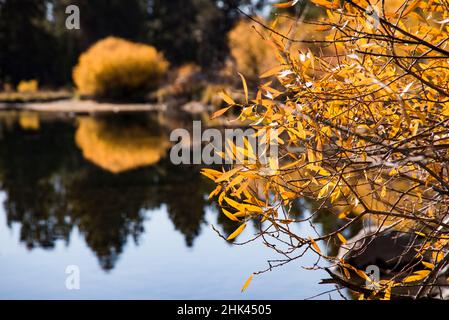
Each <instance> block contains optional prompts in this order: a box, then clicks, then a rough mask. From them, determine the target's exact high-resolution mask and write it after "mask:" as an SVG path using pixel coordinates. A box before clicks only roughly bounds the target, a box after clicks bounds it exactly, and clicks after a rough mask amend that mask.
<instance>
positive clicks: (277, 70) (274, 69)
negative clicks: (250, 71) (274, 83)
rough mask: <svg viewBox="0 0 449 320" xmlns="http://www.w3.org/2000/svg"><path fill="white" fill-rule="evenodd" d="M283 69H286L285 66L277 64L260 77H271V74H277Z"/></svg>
mask: <svg viewBox="0 0 449 320" xmlns="http://www.w3.org/2000/svg"><path fill="white" fill-rule="evenodd" d="M283 69H284V66H277V67H274V68H271V69H270V70H268V71H266V72H264V73H262V74H261V75H260V78H262V79H263V78H268V77H271V76H273V75H275V74H276V73H278V72H280V71H282V70H283Z"/></svg>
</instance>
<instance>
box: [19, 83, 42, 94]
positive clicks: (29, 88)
mask: <svg viewBox="0 0 449 320" xmlns="http://www.w3.org/2000/svg"><path fill="white" fill-rule="evenodd" d="M38 87H39V84H38V82H37V80H28V81H26V80H22V81H20V82H19V84H18V85H17V91H18V92H21V93H25V92H36V91H37V89H38Z"/></svg>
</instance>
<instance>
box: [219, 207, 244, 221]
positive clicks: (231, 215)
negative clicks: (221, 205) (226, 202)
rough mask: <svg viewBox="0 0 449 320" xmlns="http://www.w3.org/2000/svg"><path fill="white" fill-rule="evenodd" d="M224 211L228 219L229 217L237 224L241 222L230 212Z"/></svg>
mask: <svg viewBox="0 0 449 320" xmlns="http://www.w3.org/2000/svg"><path fill="white" fill-rule="evenodd" d="M222 211H223V213H224V215H225V216H226V217H228V218H229V219H230V220H232V221H236V222H238V221H240V220H239V219H237V218H236V217H235V216H234V215H233V214H232V213H230V212H229V211H228V210H226V209H222Z"/></svg>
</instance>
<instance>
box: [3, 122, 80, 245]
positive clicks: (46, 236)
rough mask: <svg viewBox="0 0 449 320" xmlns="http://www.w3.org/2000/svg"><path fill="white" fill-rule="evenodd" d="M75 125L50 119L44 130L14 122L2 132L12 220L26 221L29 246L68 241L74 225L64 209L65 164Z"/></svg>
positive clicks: (25, 239) (24, 236)
mask: <svg viewBox="0 0 449 320" xmlns="http://www.w3.org/2000/svg"><path fill="white" fill-rule="evenodd" d="M72 135H73V128H71V127H70V126H67V125H63V124H61V123H49V124H48V125H47V126H45V128H44V129H43V130H41V131H39V132H37V131H24V130H21V129H20V127H18V126H14V127H13V128H12V129H11V130H9V131H8V132H4V133H3V139H2V140H1V143H0V168H1V169H0V171H2V181H1V182H0V183H1V188H2V189H3V190H4V191H5V192H6V195H7V198H6V201H5V203H4V206H5V210H6V214H7V220H8V224H11V222H13V221H19V222H21V232H20V238H21V241H23V242H25V243H26V245H27V246H28V247H29V248H33V247H36V246H38V247H44V248H48V247H50V248H51V247H53V245H54V241H55V240H56V239H65V240H67V241H68V237H69V233H70V229H71V225H70V222H69V221H66V219H65V215H64V211H65V207H66V201H65V198H64V193H65V190H64V182H63V181H62V179H63V175H61V174H58V175H55V174H54V172H57V171H60V172H64V171H65V168H64V167H63V164H66V165H67V164H69V163H70V160H71V156H72V154H73V152H71V150H70V147H69V146H70V143H67V142H68V140H70V139H71V136H72Z"/></svg>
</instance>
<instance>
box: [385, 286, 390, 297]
mask: <svg viewBox="0 0 449 320" xmlns="http://www.w3.org/2000/svg"><path fill="white" fill-rule="evenodd" d="M390 299H391V287H388V288H387V289H386V290H385V296H384V300H390Z"/></svg>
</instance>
